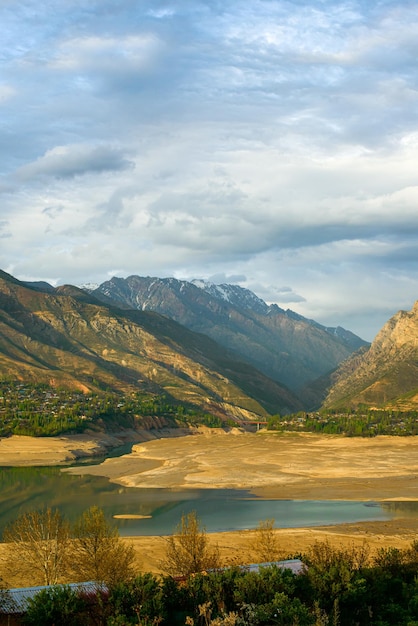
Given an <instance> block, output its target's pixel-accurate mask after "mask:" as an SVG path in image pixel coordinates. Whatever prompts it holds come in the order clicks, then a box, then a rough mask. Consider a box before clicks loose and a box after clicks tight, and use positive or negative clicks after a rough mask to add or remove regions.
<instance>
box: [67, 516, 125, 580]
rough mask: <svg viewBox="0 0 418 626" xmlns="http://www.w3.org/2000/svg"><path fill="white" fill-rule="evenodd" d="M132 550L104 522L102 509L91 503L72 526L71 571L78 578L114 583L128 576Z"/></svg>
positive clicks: (117, 533) (115, 529) (115, 530)
mask: <svg viewBox="0 0 418 626" xmlns="http://www.w3.org/2000/svg"><path fill="white" fill-rule="evenodd" d="M134 558H135V552H134V549H133V547H132V546H131V545H129V544H127V543H125V542H124V541H123V540H122V539H121V538H120V537H119V531H118V529H117V528H116V526H113V525H112V524H109V523H108V522H107V521H106V518H105V515H104V513H103V510H102V509H100V508H99V507H97V506H92V507H90V508H89V509H87V511H85V512H84V513H83V515H82V516H81V517H80V519H79V520H78V521H77V522H76V524H75V525H74V528H73V542H72V570H73V572H74V575H75V576H76V577H77V579H78V580H79V581H87V580H95V581H97V582H101V583H106V584H108V585H110V586H111V585H114V584H115V583H117V582H121V581H125V580H127V579H129V578H130V577H131V575H132V573H133V572H132V564H133V561H134Z"/></svg>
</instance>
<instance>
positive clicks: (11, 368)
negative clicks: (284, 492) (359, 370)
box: [0, 272, 302, 420]
mask: <svg viewBox="0 0 418 626" xmlns="http://www.w3.org/2000/svg"><path fill="white" fill-rule="evenodd" d="M0 375H1V376H2V377H3V378H14V379H19V380H24V381H32V382H47V383H50V384H52V385H63V386H68V387H73V388H76V389H83V390H86V391H87V390H100V389H102V390H103V389H108V390H114V391H123V392H129V391H130V390H138V389H139V390H144V391H153V392H155V393H167V394H169V395H170V396H171V397H172V398H174V399H176V400H179V401H181V402H187V403H189V404H191V405H193V406H196V407H200V408H201V409H203V410H206V411H208V412H212V413H214V414H217V415H220V416H224V417H228V416H233V417H238V418H240V419H250V420H251V419H260V418H266V416H268V415H269V414H271V413H275V412H282V411H283V412H285V413H286V412H291V411H295V410H299V409H301V408H302V404H301V403H300V401H299V400H298V398H297V397H296V396H295V395H294V394H293V393H292V392H291V391H290V390H288V389H287V388H286V387H285V386H284V385H281V384H280V383H278V382H276V381H274V380H272V379H270V378H268V377H267V376H265V375H264V374H262V373H261V372H259V371H257V370H256V369H255V368H254V367H252V366H251V365H249V364H247V363H244V362H242V361H240V360H238V359H237V358H236V356H235V355H233V354H231V353H230V352H229V351H228V350H225V349H223V348H221V347H220V346H219V345H218V344H216V343H215V342H214V341H213V340H211V339H210V338H209V337H207V336H206V335H203V334H198V333H194V332H192V331H190V330H188V329H187V328H185V327H184V326H181V325H179V324H178V323H177V322H175V321H173V320H170V319H169V318H166V317H163V316H161V315H159V314H158V313H154V312H152V311H136V310H122V309H120V308H117V307H116V306H113V307H112V306H109V305H104V304H102V303H101V302H99V301H98V300H97V299H96V298H94V297H93V296H91V295H89V294H87V293H86V292H85V291H83V290H81V289H79V288H77V287H74V286H70V285H65V286H61V287H57V288H53V287H51V286H50V285H45V284H33V283H32V284H25V283H23V282H20V281H18V280H16V279H15V278H13V277H12V276H10V275H8V274H6V273H4V272H0Z"/></svg>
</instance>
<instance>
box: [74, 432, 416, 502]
mask: <svg viewBox="0 0 418 626" xmlns="http://www.w3.org/2000/svg"><path fill="white" fill-rule="evenodd" d="M221 433H222V434H221ZM64 471H69V472H71V473H74V474H94V475H100V476H106V477H108V478H109V479H110V480H111V481H113V482H115V483H118V484H121V485H124V486H129V487H137V488H141V487H142V488H145V487H148V488H181V489H187V488H200V489H202V488H211V489H214V488H216V489H248V490H251V492H253V493H254V494H255V495H257V496H258V497H266V498H284V499H302V500H303V499H318V500H326V499H344V500H350V499H351V500H384V499H398V500H418V437H386V436H381V437H375V438H373V439H363V438H345V437H338V436H331V435H329V436H326V435H325V436H324V435H315V434H293V433H291V434H285V435H282V434H278V433H272V432H268V431H260V432H259V433H257V434H255V433H244V432H242V431H239V430H237V429H235V430H232V431H229V432H227V433H225V432H224V431H213V430H209V429H207V430H206V429H202V430H200V431H199V432H198V433H196V434H195V435H194V436H190V437H183V438H180V439H160V440H154V441H148V442H145V443H141V444H138V445H134V446H133V449H132V453H130V454H128V455H125V456H122V457H119V458H111V459H106V460H105V461H104V462H103V463H100V464H99V465H94V466H83V467H74V468H69V469H66V470H64Z"/></svg>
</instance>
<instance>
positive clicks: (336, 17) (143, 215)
mask: <svg viewBox="0 0 418 626" xmlns="http://www.w3.org/2000/svg"><path fill="white" fill-rule="evenodd" d="M0 59H1V60H0V128H1V132H0V173H1V176H0V195H1V201H0V267H1V269H3V270H5V271H8V272H10V273H12V274H13V275H14V276H16V277H18V278H21V279H24V280H26V279H30V280H33V279H37V280H41V279H42V280H49V281H50V282H52V283H53V284H61V283H73V284H82V283H86V282H102V281H104V280H107V279H108V278H110V277H111V276H113V275H118V276H129V275H131V274H139V275H143V276H160V277H165V276H175V277H176V278H181V279H192V278H206V279H210V280H213V281H214V282H232V283H236V284H240V285H241V286H243V287H247V288H249V289H251V290H253V291H254V292H255V293H256V294H257V295H259V296H260V297H262V298H263V299H264V300H266V301H267V302H277V303H278V304H279V306H281V307H283V308H290V309H292V310H294V311H297V312H299V313H300V314H302V315H305V316H307V317H310V318H313V319H315V320H317V321H319V322H321V323H325V324H332V325H337V324H340V325H342V326H344V327H346V328H349V329H350V330H353V331H354V332H357V333H358V334H359V335H361V336H362V337H364V338H365V339H368V340H371V339H373V337H374V336H375V334H376V333H377V332H378V330H379V329H380V327H381V326H382V325H383V323H384V322H385V321H386V320H387V319H388V318H389V317H390V316H391V315H393V314H394V313H395V312H396V311H398V310H399V309H401V308H402V309H410V308H411V306H412V305H413V303H414V301H415V300H416V299H418V245H417V243H418V69H417V68H418V63H417V59H418V5H417V3H416V2H415V1H413V2H412V1H399V2H392V1H387V0H381V1H379V0H377V1H373V0H370V1H368V2H365V1H364V2H359V1H355V0H353V1H347V2H338V1H337V2H336V1H331V0H316V1H304V0H295V1H292V2H290V1H279V0H277V1H276V0H248V1H245V2H243V1H242V0H228V1H227V2H225V1H223V2H220V1H218V0H213V1H209V0H206V1H204V0H183V1H180V0H177V1H172V2H169V1H159V0H139V1H135V0H118V2H116V1H109V0H99V1H96V2H95V1H94V0H89V2H85V1H82V0H66V1H65V2H63V1H62V0H49V1H47V2H46V1H43V0H37V1H36V2H35V1H33V0H19V1H18V2H17V1H14V0H0Z"/></svg>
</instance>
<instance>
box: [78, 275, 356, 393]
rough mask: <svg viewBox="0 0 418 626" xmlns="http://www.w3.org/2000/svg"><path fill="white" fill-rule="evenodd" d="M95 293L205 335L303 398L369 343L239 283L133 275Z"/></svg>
mask: <svg viewBox="0 0 418 626" xmlns="http://www.w3.org/2000/svg"><path fill="white" fill-rule="evenodd" d="M90 293H92V294H93V295H94V296H95V297H96V298H98V299H101V300H102V301H103V302H105V303H106V302H107V303H108V302H113V303H115V302H117V303H119V305H121V306H124V307H128V308H131V309H137V310H140V311H145V310H147V311H155V312H157V313H161V314H162V315H165V316H167V317H169V318H171V319H174V320H175V321H177V322H178V323H179V324H182V325H183V326H186V327H187V328H189V329H190V330H193V331H194V332H198V333H204V334H205V335H207V336H208V337H211V338H212V339H214V340H215V341H216V342H217V343H218V344H220V345H221V346H223V347H225V348H227V349H229V350H232V351H233V352H234V353H235V354H236V355H237V357H238V358H239V359H242V360H243V361H245V362H247V363H250V364H251V365H253V366H254V367H255V368H257V369H258V370H259V371H261V372H263V373H264V374H265V375H266V376H269V377H270V378H273V379H274V380H276V381H279V382H280V383H282V384H284V385H286V386H287V387H289V389H291V390H292V391H294V392H296V393H297V394H299V393H300V391H301V389H302V388H303V387H304V386H305V385H308V384H310V383H312V382H313V381H314V380H316V379H317V378H319V377H320V376H323V375H324V374H327V373H329V372H331V371H332V370H334V369H335V368H336V367H337V365H339V363H341V361H343V360H344V359H346V358H347V357H348V356H349V355H350V354H351V353H352V352H353V351H355V350H357V349H358V348H360V347H362V346H365V345H367V344H366V342H365V341H363V340H362V339H360V338H359V337H357V336H356V335H354V334H353V333H351V332H349V331H347V330H345V329H343V328H340V327H337V328H326V327H325V326H321V325H320V324H318V323H316V322H314V321H312V320H308V319H305V318H304V317H302V316H301V315H298V314H297V313H294V312H293V311H290V310H287V311H285V310H283V309H281V308H280V307H278V306H277V304H273V305H268V304H266V303H265V302H264V301H263V300H261V299H260V298H258V297H257V296H256V295H255V294H254V293H253V292H251V291H249V290H248V289H243V288H242V287H239V286H237V285H228V284H222V285H215V284H213V283H210V282H207V281H198V280H195V281H192V282H187V281H183V280H177V279H175V278H163V279H161V278H150V277H147V278H144V277H140V276H130V277H128V278H126V279H125V278H116V277H114V278H112V279H111V280H109V281H106V282H104V283H102V284H101V285H100V286H98V287H97V288H96V289H94V290H93V291H91V290H90Z"/></svg>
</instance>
